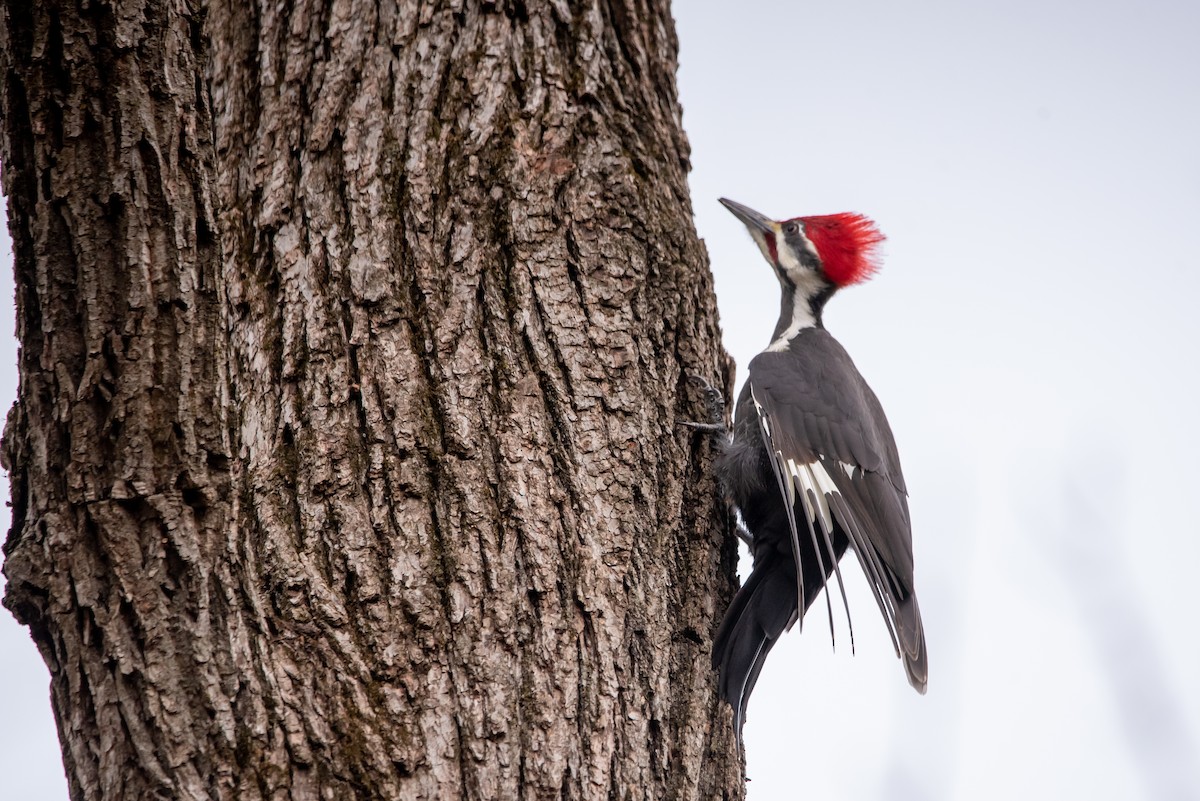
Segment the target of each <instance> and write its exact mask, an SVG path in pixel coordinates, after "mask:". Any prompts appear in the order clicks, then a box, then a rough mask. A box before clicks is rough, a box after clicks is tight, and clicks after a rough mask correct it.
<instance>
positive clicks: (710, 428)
mask: <svg viewBox="0 0 1200 801" xmlns="http://www.w3.org/2000/svg"><path fill="white" fill-rule="evenodd" d="M688 380H689V381H691V382H692V383H693V384H698V385H699V386H700V389H701V391H702V392H703V393H704V407H705V409H706V410H707V411H708V422H707V423H697V422H693V421H691V420H680V421H679V422H678V425H681V426H687V427H688V428H690V429H692V430H694V431H707V432H710V433H713V434H725V433H727V432H728V429H727V428H726V427H725V396H724V395H722V394H721V390H719V389H717V388H716V387H714V386H713V385H712V384H710V383H708V381H707V380H705V379H704V378H703V377H701V376H698V375H689V376H688Z"/></svg>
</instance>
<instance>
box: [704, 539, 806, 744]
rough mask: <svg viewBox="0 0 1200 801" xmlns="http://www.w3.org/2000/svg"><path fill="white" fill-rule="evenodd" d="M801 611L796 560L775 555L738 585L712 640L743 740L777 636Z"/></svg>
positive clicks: (724, 690) (725, 696)
mask: <svg viewBox="0 0 1200 801" xmlns="http://www.w3.org/2000/svg"><path fill="white" fill-rule="evenodd" d="M795 613H796V571H795V569H794V567H793V566H792V564H791V560H787V559H783V558H773V559H767V560H763V561H761V562H760V563H759V564H756V565H755V566H754V570H753V572H751V573H750V577H749V578H748V579H746V583H745V584H743V585H742V588H741V589H740V590H738V593H737V595H735V596H734V598H733V603H731V604H730V605H729V610H728V611H727V612H726V613H725V619H724V620H723V621H721V627H720V628H719V629H717V636H716V638H715V639H714V641H713V667H715V668H717V669H719V670H720V678H719V679H718V685H717V689H718V691H719V693H720V695H721V697H722V698H723V699H725V701H727V702H728V703H729V705H730V706H732V707H733V709H734V713H735V717H734V729H735V731H737V735H738V739H739V741H740V739H741V736H742V723H744V722H745V719H746V705H747V704H748V703H749V701H750V693H751V692H752V691H753V690H754V685H755V683H756V682H757V681H758V674H759V672H760V671H761V670H762V666H763V663H765V662H766V660H767V654H768V653H770V651H771V648H772V647H773V646H774V645H775V641H776V640H777V639H779V636H780V635H781V634H783V632H784V630H785V629H786V628H787V627H788V624H790V623H791V621H792V617H793V615H795Z"/></svg>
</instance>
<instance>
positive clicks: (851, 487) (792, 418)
mask: <svg viewBox="0 0 1200 801" xmlns="http://www.w3.org/2000/svg"><path fill="white" fill-rule="evenodd" d="M796 343H800V344H801V345H803V347H798V346H797V345H795V344H794V345H793V347H792V348H791V349H790V350H789V351H775V352H766V353H763V354H760V355H759V356H757V357H755V359H754V360H752V361H751V363H750V376H749V383H750V394H751V397H752V398H753V401H754V409H755V411H756V412H757V413H758V416H759V421H760V430H761V433H762V436H763V442H764V445H765V446H766V451H767V454H768V456H769V460H770V462H771V468H772V470H773V472H774V473H775V477H776V480H777V482H778V484H779V490H780V493H781V495H782V497H783V499H784V500H785V506H786V510H787V519H788V525H789V529H790V532H789V533H790V538H791V551H792V555H793V558H794V559H795V563H796V567H797V569H796V576H797V606H798V609H800V610H803V609H804V580H803V573H804V570H803V566H802V565H801V558H802V557H801V554H802V549H801V547H800V543H801V534H800V528H801V526H800V524H798V522H797V521H796V516H797V515H800V514H803V515H804V517H805V521H804V523H805V524H806V525H807V528H808V539H809V540H811V542H812V545H813V551H814V553H815V558H816V560H817V562H818V565H817V567H818V568H819V569H820V575H822V576H826V575H828V573H827V572H826V562H825V556H826V555H828V557H829V561H830V562H832V568H833V572H834V573H835V574H836V576H837V581H838V586H839V590H840V591H841V596H842V603H843V606H845V608H846V616H847V620H848V621H849V619H850V610H849V604H848V602H847V600H846V592H845V587H844V585H843V582H842V574H841V570H840V568H839V566H838V564H837V559H836V557H835V555H834V554H835V550H834V547H833V541H834V536H835V532H837V531H840V532H841V533H842V534H844V535H845V537H846V539H847V541H848V542H849V546H850V547H851V548H852V549H853V550H854V553H855V556H856V558H857V561H858V563H859V565H860V567H861V568H862V571H863V573H864V575H865V576H866V578H867V583H868V586H869V587H870V588H871V593H872V595H873V596H874V598H875V602H876V604H877V605H878V606H879V610H880V612H881V614H882V616H883V618H884V621H885V625H886V627H887V630H888V635H889V637H891V640H892V644H893V647H894V648H895V649H896V652H897V655H899V656H901V657H902V658H903V659H904V660H905V667H906V669H907V670H908V672H909V679H910V681H911V682H912V683H913V685H914V686H915V687H917V689H919V690H922V691H923V689H924V686H925V685H924V683H925V673H926V668H925V647H924V633H923V631H922V627H921V622H920V612H919V610H918V609H917V606H916V599H915V596H914V595H913V586H912V562H913V560H912V534H911V528H910V523H909V515H908V503H907V498H906V494H907V493H906V490H905V483H904V477H903V475H902V473H901V470H900V463H899V457H898V455H897V452H896V446H895V441H894V439H893V437H892V433H891V429H890V427H889V426H888V423H887V419H886V417H885V416H884V414H883V409H882V407H881V406H880V405H879V401H878V400H877V399H876V398H875V395H874V393H873V392H871V390H870V388H869V387H868V386H867V385H866V382H865V381H863V379H862V377H861V375H859V373H858V371H857V369H855V368H854V365H853V362H851V361H850V358H849V356H847V355H846V354H845V351H844V350H842V348H841V346H840V345H838V344H837V342H836V341H835V340H834V339H833V338H832V337H830V336H829V335H828V333H826V332H824V331H823V330H821V329H813V330H810V331H806V332H803V333H802V334H801V335H800V336H798V337H797V339H796ZM797 501H798V502H799V505H798V506H797ZM828 596H829V593H828V592H827V593H826V608H827V611H828V615H829V621H830V635H831V637H832V636H833V611H832V602H831V601H830V600H829V597H828ZM800 614H801V616H802V615H803V612H802V611H801V613H800ZM850 632H851V647H852V648H853V642H854V640H853V625H852V624H851V629H850Z"/></svg>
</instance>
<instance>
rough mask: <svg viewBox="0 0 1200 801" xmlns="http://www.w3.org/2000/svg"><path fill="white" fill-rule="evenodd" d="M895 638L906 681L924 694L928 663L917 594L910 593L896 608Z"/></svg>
mask: <svg viewBox="0 0 1200 801" xmlns="http://www.w3.org/2000/svg"><path fill="white" fill-rule="evenodd" d="M896 640H897V641H898V645H899V646H900V658H901V659H903V660H904V670H905V672H906V673H908V683H909V684H911V685H912V686H913V688H914V689H915V690H916V691H917V692H919V693H921V695H924V694H925V687H926V685H927V684H928V683H929V663H928V662H927V661H926V659H927V652H926V650H925V627H924V626H923V625H922V623H921V609H920V607H918V606H917V596H915V595H912V594H910V595H909V596H908V597H907V598H905V599H904V600H903V601H901V602H900V605H899V606H898V607H897V608H896Z"/></svg>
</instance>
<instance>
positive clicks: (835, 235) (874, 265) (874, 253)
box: [799, 211, 886, 286]
mask: <svg viewBox="0 0 1200 801" xmlns="http://www.w3.org/2000/svg"><path fill="white" fill-rule="evenodd" d="M799 219H800V222H802V223H804V233H805V235H807V236H808V239H809V241H810V242H812V243H813V247H815V248H816V249H817V255H818V256H820V257H821V267H822V269H824V271H825V275H826V276H828V277H829V280H830V281H832V282H833V283H835V284H837V285H838V286H847V285H848V284H857V283H858V282H859V281H865V280H867V279H868V278H870V277H871V276H872V275H873V274H874V273H875V271H876V270H878V269H879V245H880V243H881V242H883V240H884V239H885V238H886V237H884V235H883V233H882V232H880V230H879V229H878V228H876V227H875V223H873V222H872V221H871V220H870V219H869V218H867V217H864V216H863V215H861V214H855V213H853V212H848V211H844V212H842V213H841V214H823V215H819V216H815V217H800V218H799Z"/></svg>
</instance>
